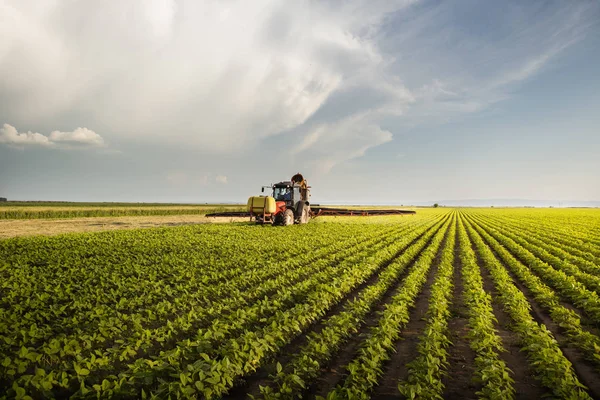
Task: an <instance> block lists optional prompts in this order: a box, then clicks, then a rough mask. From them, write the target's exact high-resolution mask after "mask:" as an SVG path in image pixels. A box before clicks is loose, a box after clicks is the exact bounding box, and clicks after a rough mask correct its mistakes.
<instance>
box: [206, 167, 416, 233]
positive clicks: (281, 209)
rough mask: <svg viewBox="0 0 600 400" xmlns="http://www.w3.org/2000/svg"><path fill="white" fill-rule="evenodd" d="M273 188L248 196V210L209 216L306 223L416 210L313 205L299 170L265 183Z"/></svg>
mask: <svg viewBox="0 0 600 400" xmlns="http://www.w3.org/2000/svg"><path fill="white" fill-rule="evenodd" d="M265 189H268V190H270V191H271V194H270V195H269V196H265V195H261V196H252V197H250V198H249V199H248V211H247V212H240V211H226V212H217V213H211V214H206V216H207V217H250V221H252V220H254V221H255V222H256V223H257V224H261V225H265V224H269V225H283V226H289V225H294V224H306V223H307V222H308V221H309V220H310V218H316V217H318V216H320V215H324V216H356V217H359V216H362V217H368V216H376V215H379V216H381V215H405V214H408V215H411V214H412V215H414V214H415V212H414V211H412V210H393V209H388V208H386V209H381V210H376V209H370V208H369V209H359V208H337V207H336V208H332V207H322V206H320V205H319V204H312V205H311V204H310V202H309V198H310V186H308V182H306V179H304V177H303V176H302V174H301V173H297V174H296V175H294V176H292V179H291V180H289V181H282V182H279V183H276V184H274V185H270V186H263V187H262V193H264V192H265Z"/></svg>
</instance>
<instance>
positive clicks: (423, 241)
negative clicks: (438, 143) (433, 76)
mask: <svg viewBox="0 0 600 400" xmlns="http://www.w3.org/2000/svg"><path fill="white" fill-rule="evenodd" d="M65 212H66V213H68V212H69V211H68V210H66V211H65ZM599 291H600V210H593V209H589V210H586V209H575V210H562V209H544V210H539V209H468V208H465V209H446V208H436V209H423V210H418V211H417V214H416V215H414V216H386V217H358V218H353V217H348V218H345V217H341V218H339V217H338V218H334V217H330V218H319V219H316V220H314V221H311V222H310V223H309V224H307V225H294V226H290V227H263V226H255V225H251V224H247V223H232V224H214V225H213V224H201V225H186V226H178V227H168V228H150V229H136V230H126V231H125V230H123V231H107V232H96V233H75V234H66V235H58V236H53V237H42V236H36V237H29V238H12V239H6V240H0V399H12V398H17V399H45V398H76V399H96V398H100V399H105V398H114V399H140V398H141V399H167V398H171V399H178V398H198V399H204V398H206V399H216V398H232V399H234V398H235V399H237V398H255V399H294V398H296V399H298V398H308V399H315V398H321V399H368V398H377V399H392V398H409V399H415V398H419V399H513V398H527V399H534V398H541V397H550V398H569V399H590V398H600V297H599V295H598V294H599Z"/></svg>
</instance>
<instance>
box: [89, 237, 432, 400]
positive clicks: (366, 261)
mask: <svg viewBox="0 0 600 400" xmlns="http://www.w3.org/2000/svg"><path fill="white" fill-rule="evenodd" d="M427 229H428V226H425V227H422V228H417V229H415V230H413V231H412V232H411V233H409V234H407V235H404V236H402V237H401V238H396V239H395V240H393V243H391V244H390V245H389V246H388V247H387V248H386V251H382V250H381V249H380V250H379V251H375V252H372V253H371V255H369V256H367V255H363V254H360V253H359V254H357V255H356V257H353V259H352V260H345V261H342V262H341V264H344V265H345V267H346V272H345V273H344V274H340V273H338V272H336V271H332V272H331V273H330V275H329V277H328V280H327V282H325V283H321V284H318V283H316V282H311V283H312V287H313V291H311V292H310V293H309V294H308V296H306V298H303V299H298V301H297V302H296V303H295V304H294V305H293V307H291V308H288V309H281V310H280V311H278V312H276V313H275V314H274V315H273V316H272V317H271V318H268V319H266V320H265V321H262V323H261V324H260V325H259V326H257V327H256V329H254V330H245V331H243V332H242V333H241V334H240V335H238V336H235V337H232V338H229V339H226V340H224V341H222V342H221V343H219V346H218V348H211V349H210V350H211V351H210V352H208V353H207V352H206V351H205V350H206V348H207V347H209V346H206V345H205V344H204V343H205V341H206V340H207V339H210V338H211V337H212V335H213V333H211V332H212V331H211V328H208V329H200V330H199V331H198V332H196V333H195V335H194V336H193V337H192V338H190V339H188V340H185V341H183V342H181V343H180V344H179V345H178V346H177V347H175V348H174V349H172V350H169V351H164V352H162V353H161V354H160V355H159V356H158V357H156V358H154V359H148V360H145V359H143V358H141V359H138V360H136V361H135V363H134V366H133V374H131V375H129V374H128V373H121V374H120V375H119V376H116V377H113V378H111V379H107V383H106V384H104V383H103V384H102V385H99V386H98V387H93V388H90V389H89V394H91V395H92V396H94V395H95V393H98V394H99V395H100V396H102V397H104V396H108V395H116V396H124V395H127V396H141V395H142V390H144V387H146V389H148V388H149V389H148V390H149V393H148V395H156V396H158V397H161V398H162V397H165V396H167V395H173V396H184V397H185V396H195V395H202V396H204V397H207V398H212V397H217V396H220V395H222V394H224V393H226V392H227V391H228V390H229V389H230V388H231V387H232V386H233V383H234V380H235V379H237V378H239V377H241V376H243V375H245V374H248V373H251V372H253V371H255V370H256V369H257V368H258V367H260V366H261V365H262V364H263V363H264V362H265V360H266V359H268V357H270V356H271V355H273V354H275V353H276V352H277V351H279V349H281V348H282V347H283V346H285V345H286V344H287V343H288V342H289V341H290V340H292V339H293V338H294V337H296V336H297V335H298V334H300V333H302V331H303V330H304V329H305V328H306V327H307V326H308V325H310V324H311V323H313V322H314V321H315V320H317V319H318V318H320V317H322V316H323V315H324V313H325V312H326V310H327V309H329V308H330V307H332V306H333V305H334V304H336V303H337V302H339V301H340V300H341V299H342V298H343V297H344V296H345V295H346V294H347V293H349V292H350V291H352V290H353V289H354V288H355V287H357V286H358V285H359V284H361V283H362V282H365V281H366V280H367V279H368V278H369V277H370V276H371V275H373V274H374V273H376V272H377V271H378V270H379V269H380V268H381V267H382V266H383V265H384V264H385V263H386V262H387V261H388V260H390V259H392V258H394V257H395V256H396V254H398V253H399V252H400V251H403V249H404V248H405V247H406V245H407V244H408V243H410V242H411V241H412V240H414V239H415V238H416V237H418V236H420V235H421V234H422V233H423V232H424V231H425V230H427ZM368 253H369V252H367V254H368ZM357 263H359V264H358V265H360V267H358V268H357ZM282 290H284V289H282ZM182 374H183V375H182ZM173 376H177V377H178V378H179V379H172V378H169V377H173ZM152 382H153V383H152ZM149 383H151V384H149ZM105 387H106V388H105ZM84 392H85V391H82V392H81V394H84V395H85V394H86V393H84ZM143 393H145V390H144V392H143Z"/></svg>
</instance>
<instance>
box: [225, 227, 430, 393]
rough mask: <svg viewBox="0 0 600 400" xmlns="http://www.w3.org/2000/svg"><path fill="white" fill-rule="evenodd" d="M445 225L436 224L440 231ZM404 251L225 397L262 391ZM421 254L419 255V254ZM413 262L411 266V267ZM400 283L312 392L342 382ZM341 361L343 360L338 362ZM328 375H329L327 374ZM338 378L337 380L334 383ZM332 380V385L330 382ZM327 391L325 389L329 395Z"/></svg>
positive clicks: (375, 310)
mask: <svg viewBox="0 0 600 400" xmlns="http://www.w3.org/2000/svg"><path fill="white" fill-rule="evenodd" d="M440 228H441V226H440V227H438V228H436V231H437V230H439V229H440ZM425 233H426V232H424V233H423V234H421V235H419V236H418V237H417V238H415V239H414V240H413V241H412V242H411V243H410V244H409V245H408V247H410V246H412V245H413V244H414V243H415V242H416V241H417V240H419V238H420V237H422V236H423V235H424V234H425ZM430 242H431V239H430V240H429V242H428V243H427V245H428V244H429V243H430ZM400 254H401V252H399V253H397V254H395V255H394V257H393V258H392V259H390V260H389V261H388V262H386V263H385V264H384V265H383V266H381V267H380V268H379V269H378V270H377V271H376V272H375V273H374V274H373V275H371V276H370V277H369V278H368V279H367V281H365V282H363V283H362V284H360V285H359V286H358V287H357V288H356V289H354V290H353V291H352V292H351V293H349V294H348V295H346V296H345V297H344V298H343V299H342V300H341V301H340V302H338V303H337V304H336V305H334V306H333V307H332V308H330V309H329V310H328V311H327V313H326V314H325V315H324V316H323V317H322V318H321V319H320V320H319V321H317V322H316V323H315V324H313V325H312V326H310V327H309V328H308V329H307V330H306V331H305V332H303V333H302V334H301V335H299V336H297V337H296V338H295V339H294V340H292V341H291V342H290V343H289V344H288V345H287V346H285V347H284V349H282V350H281V351H280V352H279V354H278V356H276V358H275V360H274V361H272V362H270V363H268V364H266V365H265V366H264V367H262V368H259V370H258V371H256V372H255V373H254V374H252V375H249V376H247V377H245V378H244V379H243V380H241V381H240V382H239V384H238V385H236V386H234V388H233V389H231V390H230V391H229V393H228V395H227V396H226V397H224V398H226V399H238V398H242V397H244V396H247V395H252V396H257V395H259V394H260V386H265V385H267V384H269V383H272V380H271V378H270V376H271V375H274V374H275V371H276V365H277V363H280V364H281V365H282V366H284V367H285V365H286V364H287V363H288V362H289V361H290V360H291V359H292V357H293V356H294V355H295V354H296V353H297V352H298V351H299V350H300V349H301V348H302V347H303V346H304V345H305V344H306V343H307V341H308V339H309V337H310V336H309V335H310V334H312V333H316V334H318V333H319V332H320V331H321V330H322V329H323V328H325V321H327V319H329V318H330V317H331V316H333V315H335V314H338V313H339V312H341V311H342V310H343V307H344V306H345V305H346V304H347V303H348V302H349V301H352V300H354V299H356V298H357V297H358V296H359V295H360V292H361V291H362V290H363V289H364V288H366V287H368V286H370V285H373V284H375V283H377V281H378V280H379V274H380V272H381V271H383V270H384V269H385V268H387V267H388V266H389V265H390V264H391V263H392V262H393V261H394V260H395V259H396V258H397V257H398V256H400ZM418 256H419V255H417V256H416V257H415V259H414V260H416V258H418ZM414 260H413V261H412V262H411V265H410V266H412V264H413V263H414ZM410 266H409V267H410ZM409 270H410V268H406V269H405V270H404V271H403V272H402V274H401V275H400V276H399V277H398V280H397V282H398V284H397V285H399V283H400V282H401V281H402V280H403V279H404V276H405V275H406V274H407V272H408V271H409ZM397 285H394V287H392V288H391V289H389V290H388V291H387V292H386V293H385V295H384V297H383V298H382V300H381V301H380V302H379V303H378V305H377V306H375V308H374V310H373V311H371V312H370V313H369V316H368V317H367V319H366V322H365V324H363V325H362V327H361V329H360V330H359V333H358V334H355V335H353V336H352V337H351V338H350V340H348V341H347V342H346V343H345V345H344V347H343V348H342V349H340V350H339V351H338V354H336V356H334V357H333V359H332V360H331V361H330V363H329V365H328V367H326V368H323V374H322V375H321V377H319V378H317V379H316V380H315V384H314V385H313V387H312V388H311V390H310V391H311V393H312V392H315V391H319V392H320V390H319V389H320V388H325V387H326V386H327V387H329V386H331V388H333V387H335V384H336V383H337V382H338V379H337V376H339V377H341V374H342V373H343V372H345V370H344V368H343V367H344V366H345V365H346V364H348V362H350V361H351V360H352V359H353V358H354V355H355V350H356V349H357V348H358V345H359V343H360V342H361V341H362V335H363V334H364V333H366V332H368V327H370V326H373V325H375V324H376V323H377V319H378V318H377V317H378V316H377V315H376V312H377V311H380V310H382V309H383V306H384V305H385V304H386V303H387V302H389V299H390V298H391V297H392V296H393V294H394V292H395V291H396V289H397ZM338 362H340V363H339V364H338ZM326 375H327V377H326ZM334 381H335V383H334ZM328 383H329V385H328ZM326 394H327V392H326V393H325V395H326Z"/></svg>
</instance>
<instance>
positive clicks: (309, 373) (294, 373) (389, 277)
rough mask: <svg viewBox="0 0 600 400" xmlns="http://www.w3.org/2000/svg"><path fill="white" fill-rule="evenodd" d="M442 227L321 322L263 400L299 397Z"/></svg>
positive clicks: (267, 390)
mask: <svg viewBox="0 0 600 400" xmlns="http://www.w3.org/2000/svg"><path fill="white" fill-rule="evenodd" d="M440 226H442V223H440V224H438V225H437V226H436V227H434V228H432V229H430V230H429V231H428V232H427V234H425V235H423V236H421V237H420V238H419V240H418V241H416V242H415V243H414V244H412V245H411V246H410V247H408V248H407V249H406V250H404V251H403V253H402V254H401V255H400V256H399V257H398V258H396V259H394V260H393V261H392V262H391V264H390V265H389V266H388V267H387V268H386V269H385V271H383V272H381V273H380V274H379V276H378V279H377V282H376V283H375V284H373V285H370V286H368V287H367V288H365V289H364V290H363V291H362V292H361V293H360V294H359V295H358V296H357V297H356V298H355V299H354V300H351V301H348V303H347V304H346V305H345V306H344V308H343V310H342V311H341V312H340V313H338V314H335V315H334V316H332V317H330V318H329V319H327V320H326V321H324V323H323V325H324V327H323V329H322V330H321V331H320V332H319V333H318V334H313V335H310V337H309V339H308V340H309V342H308V344H307V345H306V346H304V347H303V348H302V349H301V350H300V351H299V353H298V354H295V355H294V357H293V358H292V360H291V361H290V362H289V363H288V364H287V365H286V368H285V369H283V368H280V367H278V371H277V375H276V376H275V379H274V383H275V384H276V385H277V390H273V388H272V387H271V386H264V387H262V388H261V393H262V395H263V397H264V398H266V399H279V398H289V399H291V398H295V397H302V396H301V393H302V390H303V389H305V388H306V387H307V385H308V384H309V382H310V380H312V379H314V378H315V377H316V376H318V374H319V372H320V369H321V368H322V366H323V365H324V363H326V362H327V361H328V360H329V359H330V358H331V356H332V355H333V354H335V352H336V351H337V350H338V349H339V348H340V347H341V345H342V344H343V343H344V342H345V340H346V339H348V338H349V337H350V336H351V335H352V334H354V333H356V332H357V330H358V329H359V328H360V326H361V325H362V322H363V321H364V318H365V317H366V316H367V315H368V313H369V312H370V311H371V310H372V308H373V306H374V304H375V303H376V302H377V301H378V300H380V299H381V297H382V296H383V295H384V293H385V292H386V291H387V290H389V288H390V287H391V286H392V285H393V284H394V283H395V282H396V281H397V279H398V276H399V274H401V273H402V272H403V271H404V270H405V269H406V267H407V266H408V265H409V264H410V262H411V261H412V260H413V259H414V258H415V257H416V256H417V255H418V254H419V252H421V251H422V250H423V249H424V248H425V247H426V245H427V243H428V242H429V240H430V239H431V238H432V237H433V236H434V234H435V233H436V232H437V229H435V228H439V227H440Z"/></svg>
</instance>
